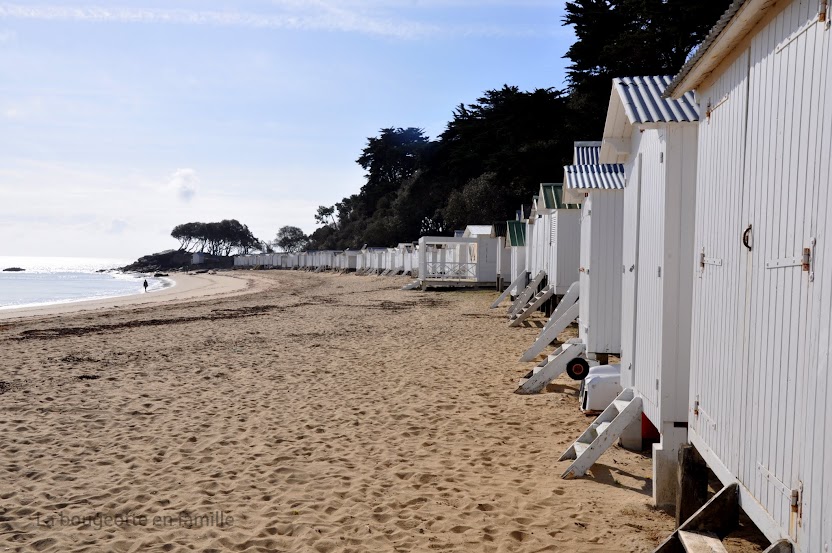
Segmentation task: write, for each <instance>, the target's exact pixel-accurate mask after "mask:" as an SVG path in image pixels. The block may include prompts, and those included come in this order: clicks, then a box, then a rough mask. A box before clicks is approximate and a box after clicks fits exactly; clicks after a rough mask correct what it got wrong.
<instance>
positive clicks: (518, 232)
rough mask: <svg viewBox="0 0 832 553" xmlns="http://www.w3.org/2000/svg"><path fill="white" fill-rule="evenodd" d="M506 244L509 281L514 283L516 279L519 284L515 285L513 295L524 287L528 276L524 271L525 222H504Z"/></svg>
mask: <svg viewBox="0 0 832 553" xmlns="http://www.w3.org/2000/svg"><path fill="white" fill-rule="evenodd" d="M506 225H507V227H508V228H507V229H506V244H507V245H508V247H509V248H511V280H510V281H509V282H515V281H517V280H518V279H520V280H521V283H519V284H518V285H517V290H516V292H515V293H520V291H521V290H522V289H523V288H525V287H526V282H525V280H526V277H527V275H528V274H529V273H528V271H526V222H525V221H507V222H506Z"/></svg>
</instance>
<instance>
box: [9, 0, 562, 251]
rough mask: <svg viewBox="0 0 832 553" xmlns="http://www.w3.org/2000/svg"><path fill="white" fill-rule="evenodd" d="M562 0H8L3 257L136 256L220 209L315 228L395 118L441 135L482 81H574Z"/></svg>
mask: <svg viewBox="0 0 832 553" xmlns="http://www.w3.org/2000/svg"><path fill="white" fill-rule="evenodd" d="M562 16H563V3H562V2H559V1H557V0H551V1H543V0H513V1H512V0H337V1H336V0H272V1H269V0H241V1H230V0H226V1H219V0H199V1H197V0H167V1H162V0H156V1H153V0H132V1H129V2H128V1H124V0H122V1H117V0H116V1H112V0H111V1H106V2H104V1H101V2H99V3H97V4H91V3H80V2H65V1H64V2H62V1H52V2H49V3H42V4H41V3H39V2H38V1H37V0H34V1H27V2H25V3H24V2H17V3H7V2H3V1H2V0H0V236H2V237H3V239H2V240H0V255H77V256H100V257H109V256H116V257H129V258H134V257H137V256H139V255H142V254H145V253H149V252H151V251H159V250H163V249H167V248H171V247H174V246H175V245H176V242H175V241H174V240H173V239H172V238H170V236H169V233H170V230H171V229H172V228H173V226H175V225H176V224H179V223H184V222H188V221H211V220H220V219H224V218H236V219H239V220H240V221H241V222H243V223H246V224H248V225H249V227H250V228H251V229H252V231H253V232H254V233H255V235H257V236H258V237H259V238H263V239H272V238H274V235H275V234H276V232H277V229H278V228H279V227H281V226H283V225H287V224H289V225H296V226H299V227H301V228H303V229H304V230H305V231H307V232H311V231H312V230H313V229H314V228H315V223H314V219H313V214H314V212H315V209H316V208H317V206H318V205H331V204H333V203H335V202H336V201H338V200H340V199H341V198H342V197H344V196H346V195H349V194H352V193H355V192H357V191H358V189H359V188H360V187H361V185H362V182H363V172H362V169H361V168H360V167H359V166H358V165H357V164H356V163H355V159H356V158H357V157H358V156H359V155H360V152H361V149H362V148H363V147H364V145H365V143H366V139H367V137H369V136H374V135H376V133H377V132H378V130H379V129H380V128H382V127H387V126H397V127H399V126H400V127H406V126H417V127H422V128H424V129H425V130H426V132H427V133H428V134H429V135H430V136H431V137H435V136H436V135H437V134H438V133H439V132H441V131H442V130H443V128H444V125H445V123H446V122H447V121H448V120H449V118H450V117H451V113H452V111H453V109H454V107H455V106H456V105H458V104H459V103H461V102H465V103H469V102H472V101H474V100H475V99H476V98H477V97H478V96H479V95H480V93H481V92H483V91H484V90H487V89H491V88H499V87H501V86H502V85H503V84H504V83H505V84H511V85H517V86H519V87H520V88H521V89H525V90H530V89H533V88H537V87H543V88H545V87H557V88H560V87H563V80H564V66H565V60H563V59H562V58H563V55H564V53H565V52H566V49H567V48H568V47H569V45H570V44H571V42H572V40H573V37H572V33H571V30H570V29H569V28H565V27H562V26H561V19H562ZM553 132H556V130H555V129H553ZM415 238H416V237H414V239H415Z"/></svg>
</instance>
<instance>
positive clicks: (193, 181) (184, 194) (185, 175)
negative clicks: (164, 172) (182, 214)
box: [167, 168, 199, 202]
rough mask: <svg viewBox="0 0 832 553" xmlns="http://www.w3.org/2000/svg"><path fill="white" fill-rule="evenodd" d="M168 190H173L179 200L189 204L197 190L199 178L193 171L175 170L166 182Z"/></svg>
mask: <svg viewBox="0 0 832 553" xmlns="http://www.w3.org/2000/svg"><path fill="white" fill-rule="evenodd" d="M167 188H168V190H173V191H174V192H176V195H177V196H179V199H181V200H182V201H185V202H190V201H191V200H192V199H193V198H194V196H195V195H196V193H197V189H198V188H199V176H198V175H197V174H196V171H194V170H193V169H187V168H186V169H177V170H176V171H174V172H173V174H172V175H171V176H170V179H168V182H167Z"/></svg>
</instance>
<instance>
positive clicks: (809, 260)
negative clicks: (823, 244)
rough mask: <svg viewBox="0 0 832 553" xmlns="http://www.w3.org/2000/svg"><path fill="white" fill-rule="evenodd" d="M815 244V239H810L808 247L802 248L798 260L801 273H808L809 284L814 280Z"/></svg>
mask: <svg viewBox="0 0 832 553" xmlns="http://www.w3.org/2000/svg"><path fill="white" fill-rule="evenodd" d="M817 243H818V241H817V238H812V240H810V241H809V247H808V248H803V256H802V257H801V259H800V261H801V266H802V267H803V271H804V272H806V273H809V282H814V280H815V256H814V255H813V254H814V250H815V246H817Z"/></svg>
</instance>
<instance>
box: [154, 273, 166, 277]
mask: <svg viewBox="0 0 832 553" xmlns="http://www.w3.org/2000/svg"><path fill="white" fill-rule="evenodd" d="M166 276H170V275H168V274H167V273H153V278H161V277H166Z"/></svg>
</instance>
